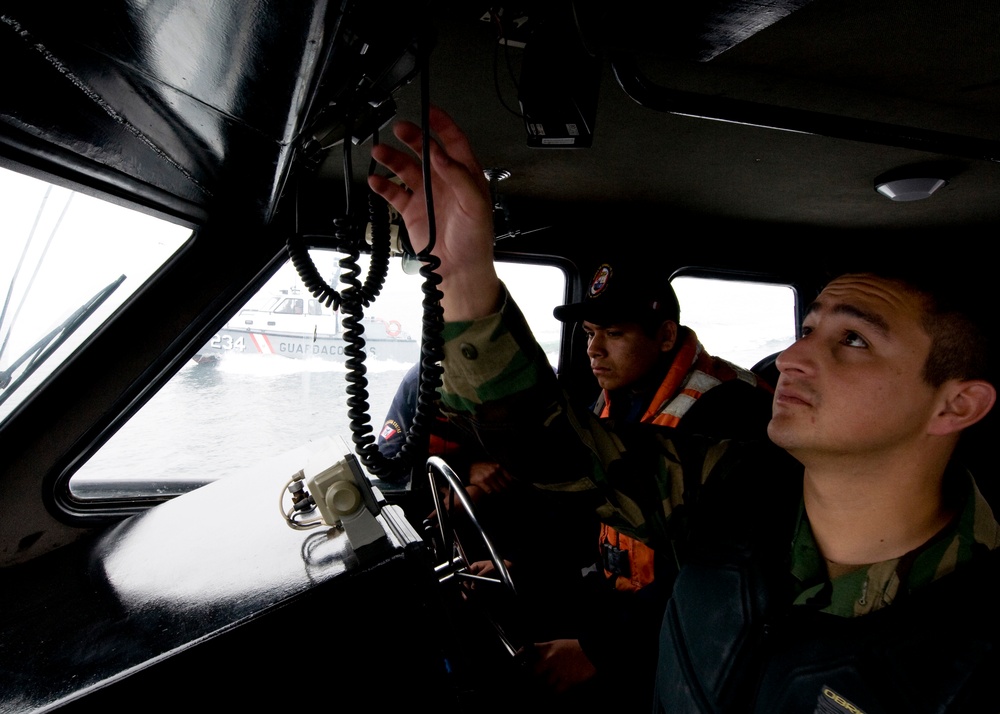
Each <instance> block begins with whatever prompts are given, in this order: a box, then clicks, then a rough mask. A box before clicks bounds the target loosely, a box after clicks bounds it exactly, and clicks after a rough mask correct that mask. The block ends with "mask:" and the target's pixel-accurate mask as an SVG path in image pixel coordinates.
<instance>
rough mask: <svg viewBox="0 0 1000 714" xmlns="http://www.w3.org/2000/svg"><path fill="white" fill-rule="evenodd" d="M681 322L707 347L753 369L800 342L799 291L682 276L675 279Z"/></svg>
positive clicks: (757, 284) (760, 283)
mask: <svg viewBox="0 0 1000 714" xmlns="http://www.w3.org/2000/svg"><path fill="white" fill-rule="evenodd" d="M670 284H671V285H673V287H674V292H676V293H677V300H678V302H679V303H680V306H681V322H682V323H683V324H684V325H687V326H688V327H690V328H691V329H693V330H694V331H695V333H696V334H697V335H698V339H699V340H700V341H701V343H702V344H703V345H704V346H705V349H706V350H707V351H708V352H709V353H711V354H713V355H716V356H718V357H723V358H725V359H727V360H729V361H730V362H734V363H736V364H738V365H740V366H742V367H746V368H748V369H749V368H751V367H753V366H754V365H755V364H757V363H758V362H759V361H760V360H762V359H764V358H765V357H769V356H770V355H772V354H774V353H775V352H780V351H781V350H783V349H785V348H786V347H788V345H790V344H792V342H794V341H795V328H796V324H797V318H796V312H795V291H794V289H793V288H792V287H791V286H789V285H780V284H775V283H764V282H752V281H744V280H721V279H718V278H710V277H702V276H696V275H678V276H676V277H675V278H673V279H672V280H671V283H670Z"/></svg>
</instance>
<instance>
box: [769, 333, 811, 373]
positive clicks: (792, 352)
mask: <svg viewBox="0 0 1000 714" xmlns="http://www.w3.org/2000/svg"><path fill="white" fill-rule="evenodd" d="M814 342H815V340H814V339H812V340H811V339H809V337H808V336H806V337H800V338H799V339H797V340H796V341H795V342H793V343H792V344H791V345H789V346H788V347H786V348H785V349H784V350H783V351H782V352H781V354H779V355H778V356H777V358H775V360H774V364H775V366H776V367H777V368H778V371H779V372H780V373H782V374H784V373H785V372H808V371H809V370H810V369H812V365H813V362H814V354H813V350H814V346H813V345H814Z"/></svg>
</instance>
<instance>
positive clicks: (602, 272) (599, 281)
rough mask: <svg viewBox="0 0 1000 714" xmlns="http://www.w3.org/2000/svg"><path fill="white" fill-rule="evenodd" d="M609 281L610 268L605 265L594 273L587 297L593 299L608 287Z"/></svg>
mask: <svg viewBox="0 0 1000 714" xmlns="http://www.w3.org/2000/svg"><path fill="white" fill-rule="evenodd" d="M610 280H611V266H610V265H608V264H607V263H605V264H604V265H602V266H601V267H600V268H598V269H597V272H596V273H594V278H593V279H592V280H591V281H590V290H588V291H587V297H592V298H595V297H597V296H598V295H600V294H601V293H603V292H604V290H605V289H606V288H607V287H608V281H610Z"/></svg>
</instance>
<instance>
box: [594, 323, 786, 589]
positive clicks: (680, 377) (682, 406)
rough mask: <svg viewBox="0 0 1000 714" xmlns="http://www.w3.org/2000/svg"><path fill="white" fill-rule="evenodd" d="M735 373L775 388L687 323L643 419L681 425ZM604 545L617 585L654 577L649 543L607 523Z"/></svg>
mask: <svg viewBox="0 0 1000 714" xmlns="http://www.w3.org/2000/svg"><path fill="white" fill-rule="evenodd" d="M732 379H740V380H743V381H744V382H747V383H749V384H751V385H753V386H755V387H761V388H763V389H767V390H768V391H771V390H770V387H769V386H768V385H766V384H765V383H764V382H762V381H760V380H758V379H757V376H756V375H755V374H754V373H753V372H751V371H750V370H748V369H744V368H742V367H739V366H737V365H735V364H732V363H731V362H727V361H726V360H724V359H722V358H721V357H713V356H712V355H710V354H708V353H707V352H705V348H704V347H702V345H701V343H700V342H699V341H698V337H697V336H696V335H695V333H694V330H691V329H685V330H684V333H683V337H682V338H681V344H680V346H679V347H678V349H677V354H676V355H675V356H674V360H673V362H672V363H671V365H670V369H669V370H668V371H667V376H666V377H664V379H663V382H661V383H660V386H659V388H658V389H657V390H656V394H655V395H653V398H652V400H650V403H649V407H647V409H646V412H645V413H644V414H643V416H642V419H641V420H640V421H641V422H642V423H644V424H660V425H662V426H677V425H678V424H679V423H680V421H681V417H683V416H684V414H686V413H687V411H688V410H689V409H690V408H691V407H692V406H693V405H694V403H695V402H696V401H697V400H698V398H699V397H700V396H701V395H702V394H704V393H705V392H707V391H708V390H710V389H712V388H713V387H717V386H718V385H720V384H722V383H723V382H726V381H729V380H732ZM610 407H611V403H610V399H609V397H608V394H607V392H602V393H601V396H600V397H599V398H598V400H597V403H596V404H595V405H594V412H595V413H596V414H598V415H599V416H600V417H602V418H606V417H607V416H608V414H609V411H610ZM599 546H600V554H601V563H602V564H603V566H604V574H605V576H606V577H608V578H609V579H613V580H614V586H615V589H616V590H624V591H631V592H634V591H636V590H639V589H641V588H643V587H645V586H646V585H649V584H650V583H651V582H653V578H654V576H655V568H654V566H653V561H654V557H655V553H654V552H653V549H652V548H650V547H649V546H648V545H646V544H645V543H642V542H641V541H638V540H636V539H635V538H632V537H630V536H627V535H625V534H624V533H619V532H618V531H617V530H615V529H614V528H612V527H611V526H609V525H607V524H605V523H602V524H601V533H600V540H599Z"/></svg>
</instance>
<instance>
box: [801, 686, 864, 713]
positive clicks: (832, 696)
mask: <svg viewBox="0 0 1000 714" xmlns="http://www.w3.org/2000/svg"><path fill="white" fill-rule="evenodd" d="M813 714H865V710H864V709H862V708H860V707H858V706H857V705H855V704H854V702H852V701H851V700H849V699H847V698H846V697H844V696H843V695H841V694H839V693H837V692H835V691H834V690H832V689H830V687H827V686H826V685H823V688H822V689H820V692H819V699H818V700H817V702H816V708H815V709H813Z"/></svg>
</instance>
